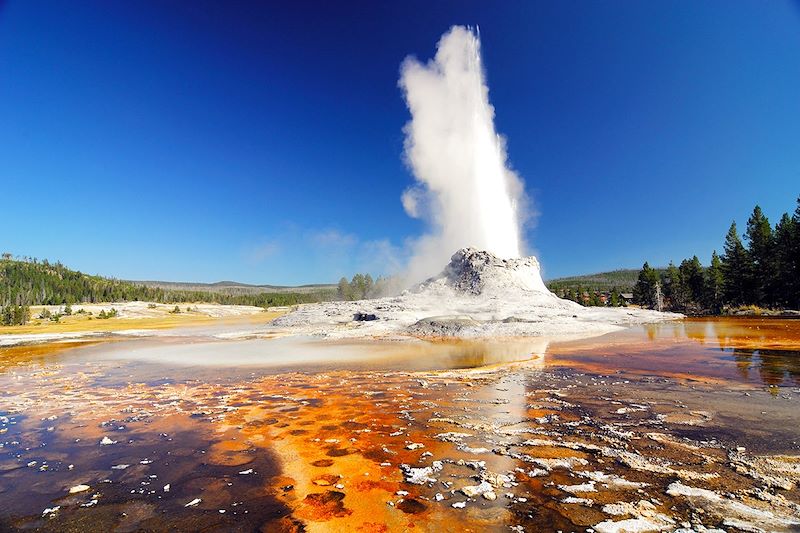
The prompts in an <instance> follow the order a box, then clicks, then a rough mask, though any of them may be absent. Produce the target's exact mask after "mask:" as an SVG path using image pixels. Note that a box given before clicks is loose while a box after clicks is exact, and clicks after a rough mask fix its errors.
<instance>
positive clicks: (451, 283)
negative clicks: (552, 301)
mask: <svg viewBox="0 0 800 533" xmlns="http://www.w3.org/2000/svg"><path fill="white" fill-rule="evenodd" d="M436 284H442V285H445V286H447V287H449V288H452V289H453V290H455V291H457V292H462V293H465V294H475V295H480V294H495V295H497V294H504V293H507V292H509V291H538V292H542V293H547V294H550V291H549V290H548V289H547V287H546V286H545V284H544V281H542V275H541V269H540V267H539V261H538V260H537V259H536V258H535V257H533V256H530V257H523V258H517V259H501V258H499V257H497V256H495V255H493V254H491V253H489V252H486V251H481V250H476V249H474V248H462V249H461V250H459V251H457V252H456V253H455V254H453V256H452V257H451V258H450V263H448V264H447V266H446V267H445V269H444V270H443V271H442V272H441V274H439V275H438V276H435V277H433V278H430V279H428V280H426V281H424V282H423V283H420V284H419V285H418V286H417V288H416V291H417V292H420V291H425V290H429V289H430V288H431V287H433V286H434V285H436Z"/></svg>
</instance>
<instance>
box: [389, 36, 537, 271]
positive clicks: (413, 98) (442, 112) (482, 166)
mask: <svg viewBox="0 0 800 533" xmlns="http://www.w3.org/2000/svg"><path fill="white" fill-rule="evenodd" d="M399 86H400V88H401V89H402V90H403V94H404V97H405V100H406V104H407V106H408V109H409V111H410V113H411V120H410V121H409V122H408V123H407V124H406V125H405V127H404V133H405V152H404V155H405V160H406V163H407V165H408V167H409V168H410V170H411V172H412V173H413V175H414V178H415V184H414V185H412V186H411V187H409V188H408V189H406V190H405V191H404V192H403V194H402V197H401V200H402V203H403V208H404V209H405V211H406V213H407V214H408V215H409V216H411V217H414V218H418V219H421V220H424V221H425V222H426V226H427V227H426V231H425V233H424V234H423V235H422V236H420V237H419V238H417V239H415V240H414V241H413V243H412V253H411V259H410V261H409V264H408V269H407V278H408V280H409V281H411V282H414V281H420V280H422V279H425V278H426V277H429V276H431V275H433V274H436V273H438V272H439V271H441V269H442V267H443V266H444V265H445V264H447V262H448V261H449V259H450V256H451V255H452V254H453V253H454V252H455V251H456V250H457V249H459V248H463V247H465V246H472V247H474V248H478V249H482V250H486V251H489V252H492V253H493V254H495V255H497V256H499V257H503V258H516V257H520V255H521V254H522V253H523V252H524V251H525V244H524V242H523V238H522V231H521V226H522V223H523V221H524V219H525V216H526V205H527V199H526V196H525V190H524V185H523V183H522V180H521V179H520V177H519V176H518V175H517V174H516V173H515V172H514V171H513V170H511V169H510V168H509V164H508V160H507V159H508V158H507V155H506V145H505V139H504V138H503V137H502V136H500V135H499V134H498V133H497V132H496V131H495V127H494V108H493V107H492V105H491V104H490V102H489V88H488V86H487V85H486V80H485V75H484V70H483V66H482V64H481V55H480V38H479V35H478V33H476V32H474V31H473V30H472V29H471V28H467V27H464V26H453V27H452V28H450V30H449V31H448V32H447V33H445V34H444V35H443V36H442V38H441V39H440V40H439V43H438V45H437V50H436V55H435V57H434V58H433V59H431V60H430V61H428V62H427V63H422V62H420V61H419V60H418V59H416V58H414V57H408V58H406V59H405V61H404V62H403V64H402V66H401V68H400V81H399Z"/></svg>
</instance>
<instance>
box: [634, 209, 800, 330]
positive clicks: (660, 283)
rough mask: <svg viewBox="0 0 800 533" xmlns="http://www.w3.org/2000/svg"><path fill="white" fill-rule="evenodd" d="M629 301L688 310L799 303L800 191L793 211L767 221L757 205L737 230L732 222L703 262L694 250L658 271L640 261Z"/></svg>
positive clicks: (777, 307) (780, 306) (703, 311)
mask: <svg viewBox="0 0 800 533" xmlns="http://www.w3.org/2000/svg"><path fill="white" fill-rule="evenodd" d="M633 297H634V301H635V302H636V303H638V304H639V305H642V306H644V307H649V308H652V309H660V310H669V311H678V312H684V313H689V314H720V313H728V312H732V311H735V310H737V309H741V308H744V307H751V308H753V309H773V310H781V309H800V197H798V199H797V206H796V208H795V211H794V213H793V215H791V216H790V215H789V214H788V213H784V214H783V216H781V218H780V220H779V221H778V222H777V223H776V224H775V226H772V225H771V224H770V221H769V219H768V218H767V217H766V216H765V215H764V213H763V212H762V210H761V208H760V207H759V206H758V205H756V206H755V208H754V209H753V212H752V214H751V215H750V218H749V219H748V220H747V225H746V227H745V231H744V233H743V234H742V235H740V234H739V230H738V228H737V225H736V221H734V222H732V223H731V226H730V229H728V233H727V235H726V236H725V241H724V245H723V253H722V255H719V254H717V252H716V250H715V251H714V252H713V253H712V254H711V262H710V264H709V265H708V266H707V267H704V266H703V265H702V264H701V262H700V260H699V259H698V258H697V256H694V257H692V258H691V259H684V260H683V261H681V263H680V264H679V265H678V266H675V264H674V263H670V264H669V266H668V267H667V268H666V270H662V271H658V270H656V269H654V268H652V267H650V265H649V264H648V263H647V262H645V263H644V265H643V266H642V269H641V270H640V271H639V276H638V279H637V281H636V285H635V286H634V288H633Z"/></svg>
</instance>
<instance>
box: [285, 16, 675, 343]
mask: <svg viewBox="0 0 800 533" xmlns="http://www.w3.org/2000/svg"><path fill="white" fill-rule="evenodd" d="M400 86H401V87H402V88H403V90H404V92H405V96H406V101H407V103H408V108H409V110H410V111H411V121H410V122H409V123H408V124H407V125H406V127H405V133H406V146H405V150H406V151H405V154H406V159H407V162H408V164H409V166H410V168H411V170H412V171H413V173H414V176H415V177H416V180H417V184H416V185H415V186H413V187H411V188H410V189H408V190H406V191H405V192H404V193H403V206H404V207H405V209H406V211H407V212H408V214H409V215H411V216H413V217H421V218H423V219H424V220H426V221H427V222H428V224H429V225H430V228H429V232H428V234H426V235H423V236H422V237H421V238H419V239H418V240H417V241H416V242H415V249H414V255H413V257H412V258H411V261H410V262H409V268H408V281H410V282H412V283H413V282H420V283H416V284H414V285H413V286H412V287H411V288H410V289H408V290H406V291H403V293H402V294H400V295H398V296H394V297H384V298H378V299H373V300H361V301H355V302H352V301H346V302H324V303H319V304H313V305H306V306H302V307H300V308H299V309H297V310H295V311H293V312H292V313H290V314H287V315H285V316H282V317H279V318H277V319H276V320H274V321H273V322H272V325H273V326H274V327H278V328H288V330H289V331H293V332H294V333H297V334H303V335H313V336H317V335H319V336H326V337H362V338H364V337H366V338H377V337H395V338H400V339H408V338H409V337H412V338H442V337H462V338H465V337H473V338H520V337H546V336H560V337H564V336H573V337H574V336H591V335H600V334H603V333H608V332H610V331H614V330H617V329H621V328H623V327H625V326H627V325H630V324H639V323H645V322H656V321H660V320H668V319H673V318H679V317H680V316H681V315H675V314H668V313H658V312H655V311H648V310H644V309H618V308H587V307H581V306H580V305H578V304H577V303H575V302H570V301H567V300H562V299H561V298H558V297H557V296H556V295H555V294H553V293H551V292H550V291H549V290H547V287H546V286H545V284H544V283H543V282H542V276H541V273H540V270H539V262H538V261H537V260H536V258H535V257H524V258H523V257H520V255H521V252H522V250H523V242H522V235H521V234H522V232H521V229H520V228H521V225H522V221H523V218H524V211H525V209H524V208H525V204H526V202H525V193H524V189H523V186H522V182H521V181H520V179H519V177H518V176H517V175H516V174H515V173H514V172H513V171H511V170H510V169H509V168H508V165H507V162H506V151H505V143H504V141H503V138H502V137H501V136H499V135H498V134H497V133H496V132H495V130H494V109H493V108H492V106H491V105H490V104H489V96H488V93H489V90H488V88H487V87H486V83H485V82H484V77H483V70H482V69H481V58H480V41H479V40H478V36H477V34H476V33H473V32H472V31H471V30H470V29H467V28H465V27H463V26H454V27H453V28H451V29H450V31H449V32H447V33H446V34H445V35H444V36H443V37H442V38H441V40H440V41H439V45H438V48H437V51H436V57H434V59H432V60H431V61H429V62H428V63H427V64H422V63H420V62H419V61H417V60H416V59H413V58H409V59H406V60H405V62H404V63H403V66H402V69H401V77H400ZM453 252H455V253H453ZM442 267H444V268H442ZM422 280H424V281H422ZM545 345H546V343H545Z"/></svg>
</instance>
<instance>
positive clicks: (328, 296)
mask: <svg viewBox="0 0 800 533" xmlns="http://www.w3.org/2000/svg"><path fill="white" fill-rule="evenodd" d="M334 298H336V291H335V289H320V290H318V291H314V292H263V293H257V294H226V293H223V292H208V291H185V290H169V289H162V288H155V287H147V286H145V285H141V284H138V283H132V282H129V281H122V280H117V279H113V278H106V277H102V276H90V275H87V274H84V273H82V272H79V271H77V270H71V269H69V268H67V267H65V266H64V265H62V264H61V263H59V262H57V263H50V262H48V261H47V260H43V261H39V260H37V259H30V258H24V259H15V258H14V257H13V256H12V255H11V254H10V253H4V254H2V256H0V322H1V323H2V324H3V325H14V324H25V323H27V322H28V320H29V319H30V310H29V306H31V305H68V304H77V303H99V302H128V301H136V300H139V301H152V302H159V303H185V302H208V303H219V304H230V305H253V306H257V307H273V306H288V305H296V304H299V303H311V302H319V301H326V300H333V299H334Z"/></svg>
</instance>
